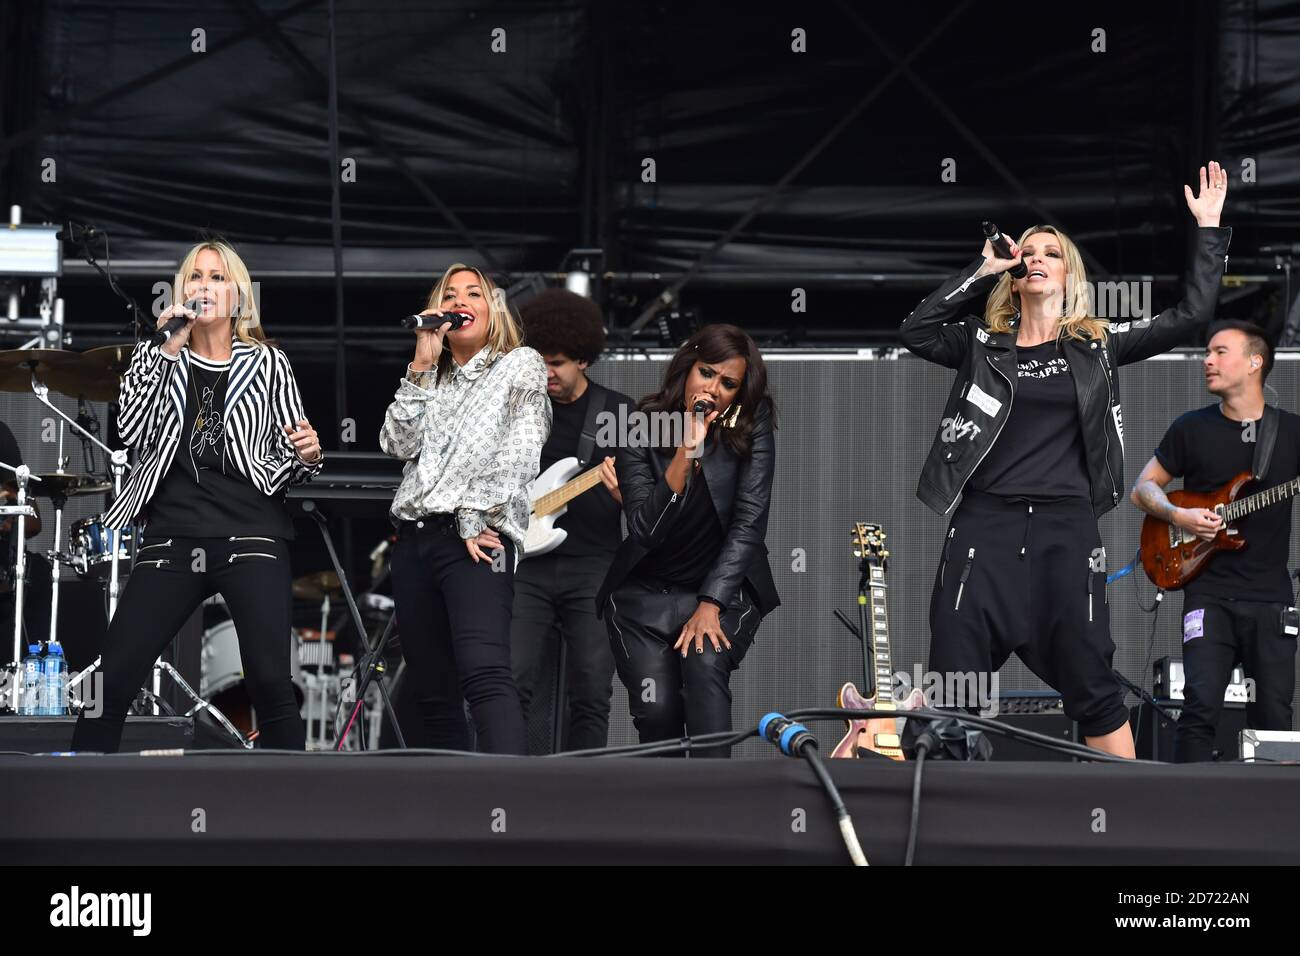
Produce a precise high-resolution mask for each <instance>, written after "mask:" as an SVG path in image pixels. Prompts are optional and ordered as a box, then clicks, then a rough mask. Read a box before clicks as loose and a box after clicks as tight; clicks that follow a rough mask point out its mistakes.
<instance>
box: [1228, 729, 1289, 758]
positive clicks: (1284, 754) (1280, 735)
mask: <svg viewBox="0 0 1300 956" xmlns="http://www.w3.org/2000/svg"><path fill="white" fill-rule="evenodd" d="M1237 739H1238V741H1239V742H1240V745H1241V759H1242V760H1261V761H1264V760H1267V761H1270V762H1272V761H1277V762H1279V763H1280V762H1283V761H1286V762H1292V761H1300V731H1295V730H1243V731H1242V732H1241V736H1240V737H1238V738H1237Z"/></svg>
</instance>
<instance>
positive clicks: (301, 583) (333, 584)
mask: <svg viewBox="0 0 1300 956" xmlns="http://www.w3.org/2000/svg"><path fill="white" fill-rule="evenodd" d="M342 590H343V588H342V586H341V585H340V584H339V576H338V574H337V573H336V572H334V571H316V572H315V573H313V574H304V575H303V576H302V577H300V578H294V579H293V596H294V597H296V598H300V599H302V600H304V601H319V600H321V599H322V598H323V597H325V595H326V594H330V595H334V594H338V593H340V592H341V591H342Z"/></svg>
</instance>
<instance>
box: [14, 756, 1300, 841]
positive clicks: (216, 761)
mask: <svg viewBox="0 0 1300 956" xmlns="http://www.w3.org/2000/svg"><path fill="white" fill-rule="evenodd" d="M828 763H829V764H830V765H831V771H832V775H833V777H834V779H835V782H836V784H837V785H838V787H839V788H840V790H841V793H842V794H843V796H844V799H845V802H846V804H847V805H848V808H849V811H850V813H851V814H852V816H853V821H854V823H855V825H856V827H857V831H858V836H859V839H860V841H861V843H862V846H863V849H864V851H865V852H866V854H867V858H868V860H869V862H870V863H872V864H873V865H875V864H898V863H901V862H902V859H903V853H904V848H905V844H906V840H907V826H908V821H909V814H910V807H911V786H912V765H910V764H895V763H893V762H891V761H885V760H870V761H828ZM0 775H2V776H3V779H4V781H5V783H4V787H3V788H0V851H2V852H3V853H4V854H5V858H6V859H8V860H10V861H11V862H15V863H19V864H24V863H38V864H68V863H81V864H95V863H115V864H124V863H126V864H143V863H164V864H189V863H192V864H242V865H248V864H267V863H272V864H283V863H318V864H324V863H328V864H338V863H343V862H354V863H376V864H392V863H468V864H499V863H621V864H658V863H676V864H682V863H689V864H701V863H778V864H779V863H788V864H837V863H846V862H847V861H848V856H847V854H846V852H845V850H844V847H843V845H842V843H841V842H840V839H839V835H838V832H837V829H836V826H835V822H834V818H833V815H832V814H831V812H830V809H829V804H828V802H827V799H826V796H825V794H824V792H823V791H822V789H821V788H820V786H819V785H818V784H817V782H816V780H815V778H814V777H813V774H812V772H811V771H810V770H809V768H808V767H807V765H805V764H804V763H803V762H802V761H795V760H787V759H780V760H778V759H771V760H731V761H705V760H670V759H644V758H641V759H634V758H614V759H599V760H594V759H582V758H515V759H511V758H500V757H480V758H473V757H439V756H430V755H421V754H401V753H396V752H392V751H387V752H380V753H375V754H304V755H281V754H257V753H252V754H248V753H238V752H233V751H231V752H206V753H193V754H186V755H184V756H171V757H168V756H148V757H142V756H139V755H119V756H111V757H95V756H71V757H55V756H35V757H21V756H4V757H0ZM1296 806H1300V766H1296V765H1285V764H1267V765H1260V764H1222V765H1219V764H1214V765H1196V766H1174V765H1150V764H1135V765H1128V766H1123V765H1114V764H1082V763H1029V762H1026V763H968V764H960V763H950V762H932V763H928V764H927V765H926V767H925V770H924V779H923V786H922V793H921V820H920V837H919V841H918V844H917V854H916V862H917V863H918V864H1033V865H1044V864H1151V865H1161V866H1168V865H1187V864H1193V865H1195V864H1214V865H1224V864H1295V863H1300V827H1297V826H1296V823H1295V807H1296Z"/></svg>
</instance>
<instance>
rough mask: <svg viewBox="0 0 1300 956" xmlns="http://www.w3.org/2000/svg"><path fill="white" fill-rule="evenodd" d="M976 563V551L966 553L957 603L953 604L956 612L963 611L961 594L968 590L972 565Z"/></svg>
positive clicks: (958, 586) (971, 550) (958, 587)
mask: <svg viewBox="0 0 1300 956" xmlns="http://www.w3.org/2000/svg"><path fill="white" fill-rule="evenodd" d="M974 563H975V549H974V548H971V549H970V551H968V552H967V553H966V566H965V567H964V568H962V569H961V581H959V582H958V584H957V602H956V603H955V604H953V606H952V609H953V610H954V611H957V610H960V609H961V594H962V591H964V590H965V589H966V579H967V578H969V577H970V569H971V565H972V564H974Z"/></svg>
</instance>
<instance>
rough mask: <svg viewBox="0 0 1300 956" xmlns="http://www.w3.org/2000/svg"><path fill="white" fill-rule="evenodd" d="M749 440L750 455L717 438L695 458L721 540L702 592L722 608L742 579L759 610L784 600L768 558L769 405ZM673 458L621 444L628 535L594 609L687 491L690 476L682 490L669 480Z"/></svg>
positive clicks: (662, 530) (667, 525) (772, 455)
mask: <svg viewBox="0 0 1300 956" xmlns="http://www.w3.org/2000/svg"><path fill="white" fill-rule="evenodd" d="M753 439H754V443H753V453H752V454H751V455H750V457H749V459H748V460H744V459H741V458H738V457H737V456H736V455H735V454H733V453H732V452H731V450H730V449H728V448H727V446H726V445H724V444H722V442H721V441H719V440H718V439H716V438H711V439H710V440H709V442H708V444H707V445H706V446H705V450H704V454H703V455H702V456H701V458H700V468H701V469H702V470H703V471H704V477H705V479H706V481H707V483H708V486H709V495H710V497H711V498H712V499H713V507H714V510H716V511H717V513H718V523H719V524H721V525H722V534H723V542H722V550H721V551H720V552H719V553H718V557H717V560H716V561H714V562H713V567H712V569H711V570H710V571H709V573H708V575H707V576H706V577H705V578H704V582H703V583H702V584H701V585H700V590H699V594H700V595H701V596H704V597H710V598H713V599H714V600H716V601H717V602H718V603H720V604H721V605H722V606H723V607H724V608H725V607H726V606H728V605H729V604H731V603H732V602H734V601H735V598H736V594H737V592H738V591H739V589H740V586H741V584H742V583H743V582H748V584H749V586H750V588H751V589H752V590H753V594H754V597H755V603H756V604H757V606H758V610H759V613H760V614H762V615H764V616H766V615H767V614H769V613H770V612H771V611H772V610H773V609H774V608H776V607H777V606H778V605H780V603H781V599H780V597H779V596H778V595H777V593H776V582H775V581H774V580H773V579H772V569H771V567H769V565H768V563H767V543H766V541H765V539H766V537H767V515H768V509H769V507H770V505H771V501H772V475H773V473H774V471H775V469H776V442H775V440H774V434H773V430H772V416H771V413H770V412H769V411H768V410H767V409H763V410H760V411H759V412H758V413H757V415H756V416H755V419H754V433H753ZM670 461H672V457H671V456H669V455H662V454H659V453H658V452H657V451H655V449H653V448H649V447H644V446H643V447H639V448H620V449H619V452H618V463H617V469H618V486H619V490H620V491H621V492H622V493H623V514H624V515H625V516H626V517H627V537H626V538H625V539H624V540H623V543H622V545H620V546H619V549H618V551H617V552H616V553H615V555H614V561H613V564H612V565H611V566H610V569H609V572H608V573H607V574H606V575H605V581H604V583H602V584H601V586H600V592H599V593H598V594H597V595H596V614H597V616H600V615H602V614H603V613H604V608H605V601H606V599H607V598H608V596H609V594H610V592H611V591H613V590H614V589H615V588H617V587H618V586H619V585H620V584H622V583H623V581H624V580H625V579H626V578H627V576H628V574H629V573H630V572H631V570H632V569H633V568H634V567H635V566H636V565H637V562H639V561H640V560H641V559H642V558H643V557H645V555H646V554H647V553H648V552H649V551H650V550H651V549H652V548H654V547H655V545H657V544H658V543H659V542H660V541H662V540H663V539H664V537H665V536H666V535H667V534H668V532H669V530H670V529H671V528H672V524H673V521H674V520H675V519H676V517H677V515H678V514H680V513H681V510H682V509H681V506H682V503H683V502H684V501H685V500H686V496H687V495H689V494H690V493H691V491H692V487H693V483H692V482H687V484H686V490H685V491H683V492H681V493H680V494H678V493H677V492H675V491H673V490H672V488H671V487H669V485H668V482H667V480H666V479H665V478H664V472H665V471H666V470H667V468H668V463H669V462H670Z"/></svg>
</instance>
